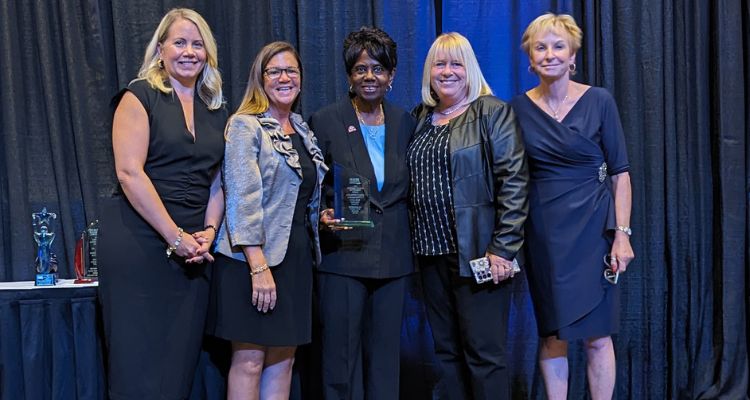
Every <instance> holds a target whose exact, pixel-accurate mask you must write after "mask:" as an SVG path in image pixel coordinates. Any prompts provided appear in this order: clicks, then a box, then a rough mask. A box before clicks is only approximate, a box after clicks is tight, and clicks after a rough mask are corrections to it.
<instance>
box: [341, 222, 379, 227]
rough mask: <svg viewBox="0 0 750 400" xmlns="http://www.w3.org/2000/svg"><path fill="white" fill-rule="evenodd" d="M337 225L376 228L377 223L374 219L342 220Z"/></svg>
mask: <svg viewBox="0 0 750 400" xmlns="http://www.w3.org/2000/svg"><path fill="white" fill-rule="evenodd" d="M336 225H339V226H348V227H352V228H374V227H375V224H374V223H373V222H372V221H346V220H344V221H341V222H339V223H337V224H336Z"/></svg>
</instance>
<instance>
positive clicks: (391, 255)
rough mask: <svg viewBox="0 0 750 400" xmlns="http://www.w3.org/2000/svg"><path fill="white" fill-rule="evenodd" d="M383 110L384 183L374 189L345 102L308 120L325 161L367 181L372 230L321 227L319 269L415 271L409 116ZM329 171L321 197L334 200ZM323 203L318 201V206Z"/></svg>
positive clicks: (370, 273) (369, 274)
mask: <svg viewBox="0 0 750 400" xmlns="http://www.w3.org/2000/svg"><path fill="white" fill-rule="evenodd" d="M383 111H384V113H385V181H384V183H383V189H382V190H381V191H378V186H377V180H376V179H375V171H374V169H373V167H372V162H371V161H370V156H369V154H368V153H367V147H366V146H365V141H364V139H363V138H362V132H361V129H360V126H359V121H358V120H357V115H356V114H355V112H354V107H353V106H352V103H351V102H350V101H349V100H344V101H341V102H338V103H334V104H331V105H329V106H327V107H325V108H323V109H321V110H319V111H318V112H316V113H315V114H313V116H312V117H311V118H310V122H309V125H310V128H311V129H312V130H313V132H314V133H315V136H316V137H317V138H318V145H319V146H320V148H321V150H322V151H323V155H324V157H325V161H326V164H328V166H329V167H331V168H332V167H333V163H334V162H336V163H338V164H341V165H343V166H344V167H347V168H350V169H352V170H354V171H356V172H357V173H359V174H360V175H362V176H364V177H366V178H368V179H369V180H370V202H371V205H370V207H371V209H370V218H371V219H372V220H373V222H374V223H375V227H374V228H354V229H352V230H349V231H339V232H335V233H334V232H329V231H323V232H321V235H320V240H321V251H322V253H323V262H322V263H321V264H320V265H319V266H318V270H320V271H325V272H331V273H336V274H341V275H346V276H355V277H363V278H395V277H399V276H404V275H407V274H409V273H411V272H412V271H414V265H413V259H412V247H411V234H410V232H409V211H408V208H407V204H408V194H409V170H408V167H407V164H406V149H407V146H408V145H409V141H410V139H411V135H412V132H413V130H414V125H415V122H414V119H413V118H412V117H411V116H410V115H409V113H407V112H406V111H404V110H402V109H400V108H398V107H396V106H394V105H392V104H390V103H388V102H384V103H383ZM332 183H333V182H332V170H331V171H329V173H328V176H327V177H326V181H325V182H324V193H325V197H326V199H325V201H326V202H327V204H328V205H332V204H333V190H332ZM324 206H325V203H323V204H321V209H322V208H323V207H324Z"/></svg>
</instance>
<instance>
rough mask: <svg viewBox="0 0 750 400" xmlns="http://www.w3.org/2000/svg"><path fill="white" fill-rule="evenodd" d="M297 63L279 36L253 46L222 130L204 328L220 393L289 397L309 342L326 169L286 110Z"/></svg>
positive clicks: (295, 93)
mask: <svg viewBox="0 0 750 400" xmlns="http://www.w3.org/2000/svg"><path fill="white" fill-rule="evenodd" d="M301 87H302V63H301V62H300V58H299V55H298V54H297V51H296V50H295V49H294V47H292V45H290V44H289V43H286V42H273V43H270V44H268V45H266V46H265V47H263V49H261V51H260V52H259V53H258V55H257V56H256V57H255V61H254V62H253V65H252V67H251V68H250V78H249V80H248V86H247V89H246V91H245V96H244V97H243V99H242V103H241V104H240V106H239V108H238V110H237V112H235V113H234V115H232V117H231V118H230V119H229V122H228V124H227V128H226V133H225V136H226V151H225V155H224V166H223V174H224V193H225V195H226V203H227V207H226V217H225V219H224V222H223V223H222V224H221V228H220V229H219V233H218V240H217V243H216V252H217V253H219V254H217V256H216V267H215V274H214V287H213V296H212V302H213V304H212V307H211V310H212V321H211V323H210V324H209V327H210V329H211V330H212V331H213V334H214V335H216V336H217V337H220V338H223V339H226V340H230V341H231V342H232V364H231V367H230V370H229V386H228V396H227V397H228V398H229V399H230V400H231V399H248V398H250V399H258V398H261V399H284V398H288V397H289V390H290V384H291V374H292V365H293V363H294V355H295V350H296V347H297V346H298V345H302V344H306V343H309V342H310V341H311V331H312V308H311V303H312V273H313V268H314V266H315V264H317V263H318V262H320V245H319V240H318V215H319V211H320V210H319V208H320V207H319V204H320V185H321V183H322V180H323V176H324V175H325V173H326V171H327V170H328V168H327V167H326V165H325V163H324V161H323V155H322V153H321V151H320V149H319V148H318V145H317V141H316V139H315V136H314V135H313V133H312V131H311V130H310V129H309V128H308V126H307V124H306V123H305V122H304V121H303V120H302V117H301V116H300V115H299V114H297V113H295V112H294V110H295V108H296V105H297V102H298V101H299V93H300V88H301Z"/></svg>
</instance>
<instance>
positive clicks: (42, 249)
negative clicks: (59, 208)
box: [31, 207, 57, 286]
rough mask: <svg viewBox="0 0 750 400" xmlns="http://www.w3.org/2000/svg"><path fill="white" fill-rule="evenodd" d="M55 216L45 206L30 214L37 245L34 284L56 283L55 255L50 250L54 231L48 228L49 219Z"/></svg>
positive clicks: (46, 284)
mask: <svg viewBox="0 0 750 400" xmlns="http://www.w3.org/2000/svg"><path fill="white" fill-rule="evenodd" d="M56 218H57V214H55V213H51V212H47V207H44V208H43V209H42V211H40V212H37V213H32V214H31V219H32V221H33V222H32V226H33V227H34V241H35V242H36V245H37V251H36V259H35V260H34V267H35V268H36V279H35V280H34V285H35V286H53V285H55V284H56V283H57V273H56V272H57V257H56V256H55V254H54V253H53V252H52V242H53V241H54V240H55V233H54V232H52V231H51V230H50V227H49V225H50V220H54V219H56Z"/></svg>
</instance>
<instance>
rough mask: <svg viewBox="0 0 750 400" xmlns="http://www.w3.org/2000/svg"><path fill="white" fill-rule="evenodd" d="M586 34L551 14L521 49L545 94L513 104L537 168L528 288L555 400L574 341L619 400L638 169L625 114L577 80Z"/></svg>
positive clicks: (602, 388) (599, 384) (592, 379)
mask: <svg viewBox="0 0 750 400" xmlns="http://www.w3.org/2000/svg"><path fill="white" fill-rule="evenodd" d="M581 36H582V33H581V30H580V28H578V26H577V25H576V23H575V21H574V20H573V18H572V17H571V16H569V15H554V14H544V15H542V16H540V17H538V18H536V19H535V20H534V21H533V22H531V24H529V26H528V28H526V32H525V33H524V34H523V38H522V45H521V47H522V48H523V49H524V51H526V53H527V54H528V56H529V63H530V66H529V70H530V71H533V72H534V73H536V74H537V75H538V76H539V85H538V86H536V87H534V88H533V89H531V90H529V91H528V92H526V93H525V94H522V95H520V96H517V97H516V98H514V99H513V101H512V102H511V104H512V105H513V108H514V110H515V111H516V114H517V115H518V121H519V123H520V124H521V127H522V128H523V137H524V143H525V145H526V150H527V155H528V159H529V170H530V178H531V180H530V185H529V188H530V189H529V218H528V222H527V225H526V228H527V236H526V240H527V244H528V252H527V254H528V256H529V266H528V268H527V270H528V280H529V289H530V291H531V298H532V300H533V302H534V311H535V314H536V320H537V327H538V330H539V336H540V337H541V341H540V346H539V365H540V369H541V371H542V376H543V378H544V383H545V388H546V391H547V397H548V398H550V399H564V398H566V397H567V393H568V360H567V352H568V342H569V341H571V340H577V339H582V340H583V342H584V348H585V351H586V356H587V358H588V367H587V377H588V383H589V390H590V392H591V398H592V399H609V398H612V395H613V392H614V384H615V353H614V348H613V345H612V337H611V335H612V334H613V333H616V332H617V329H618V325H619V312H618V310H619V293H618V292H619V291H618V285H617V283H618V279H621V278H622V277H621V275H622V273H623V272H625V270H626V269H627V266H628V264H629V263H630V261H632V260H633V257H634V255H633V249H632V247H631V246H630V234H631V230H630V226H629V225H630V205H631V188H630V175H629V172H628V171H629V169H630V165H629V163H628V157H627V152H626V146H625V136H624V134H623V130H622V125H621V124H620V118H619V116H618V113H617V106H616V104H615V101H614V99H613V98H612V96H611V95H610V94H609V93H608V92H607V91H606V90H604V89H602V88H597V87H592V86H589V85H584V84H581V83H577V82H574V81H572V80H570V75H572V74H574V73H575V71H576V62H575V61H576V53H577V52H578V50H579V49H580V47H581Z"/></svg>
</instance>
